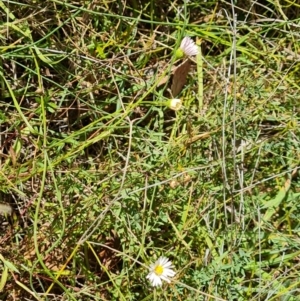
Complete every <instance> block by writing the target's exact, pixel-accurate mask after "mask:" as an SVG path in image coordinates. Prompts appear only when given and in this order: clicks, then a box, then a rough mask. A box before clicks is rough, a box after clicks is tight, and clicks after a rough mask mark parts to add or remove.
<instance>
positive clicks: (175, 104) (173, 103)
mask: <svg viewBox="0 0 300 301" xmlns="http://www.w3.org/2000/svg"><path fill="white" fill-rule="evenodd" d="M181 107H182V100H181V99H180V98H173V99H171V100H170V101H169V108H170V109H171V110H174V111H178V110H180V109H181Z"/></svg>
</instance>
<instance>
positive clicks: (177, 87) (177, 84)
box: [171, 59, 191, 97]
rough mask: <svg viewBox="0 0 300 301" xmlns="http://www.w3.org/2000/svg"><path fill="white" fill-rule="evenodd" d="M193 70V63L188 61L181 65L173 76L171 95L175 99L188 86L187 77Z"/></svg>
mask: <svg viewBox="0 0 300 301" xmlns="http://www.w3.org/2000/svg"><path fill="white" fill-rule="evenodd" d="M190 68H191V61H190V60H189V59H187V60H186V61H185V62H183V63H182V64H181V65H179V66H178V67H177V68H176V69H175V71H174V74H173V79H172V85H171V93H172V96H173V97H176V96H177V95H178V94H179V93H180V92H181V90H182V88H183V86H184V85H185V84H186V79H187V75H188V73H189V71H190Z"/></svg>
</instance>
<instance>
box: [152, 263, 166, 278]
mask: <svg viewBox="0 0 300 301" xmlns="http://www.w3.org/2000/svg"><path fill="white" fill-rule="evenodd" d="M163 272H164V267H163V266H161V265H158V266H156V267H155V268H154V273H155V274H156V275H157V276H160V275H161V274H162V273H163Z"/></svg>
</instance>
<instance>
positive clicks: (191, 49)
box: [176, 37, 199, 58]
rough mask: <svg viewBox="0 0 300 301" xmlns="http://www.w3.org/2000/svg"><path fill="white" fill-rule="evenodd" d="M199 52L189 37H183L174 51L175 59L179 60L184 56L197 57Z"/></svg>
mask: <svg viewBox="0 0 300 301" xmlns="http://www.w3.org/2000/svg"><path fill="white" fill-rule="evenodd" d="M198 52H199V49H198V46H197V45H196V44H195V42H194V41H193V40H192V39H191V38H190V37H184V38H183V39H182V41H181V44H180V47H179V49H177V51H176V57H177V58H181V57H183V56H184V55H186V56H192V55H197V54H198Z"/></svg>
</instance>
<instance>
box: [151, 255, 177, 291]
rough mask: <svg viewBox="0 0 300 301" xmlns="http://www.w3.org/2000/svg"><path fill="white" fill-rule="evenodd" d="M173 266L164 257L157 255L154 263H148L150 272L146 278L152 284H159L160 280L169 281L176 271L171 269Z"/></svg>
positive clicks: (160, 283)
mask: <svg viewBox="0 0 300 301" xmlns="http://www.w3.org/2000/svg"><path fill="white" fill-rule="evenodd" d="M173 269H174V266H173V265H172V262H171V261H170V260H169V259H168V258H166V257H159V258H158V260H157V261H156V262H155V263H152V264H151V265H150V268H149V270H150V272H149V274H148V275H147V277H146V278H147V279H149V281H150V282H151V284H152V286H161V285H162V280H164V281H166V282H168V283H170V282H171V280H170V278H172V277H173V276H174V275H175V274H176V273H175V272H174V271H173Z"/></svg>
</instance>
